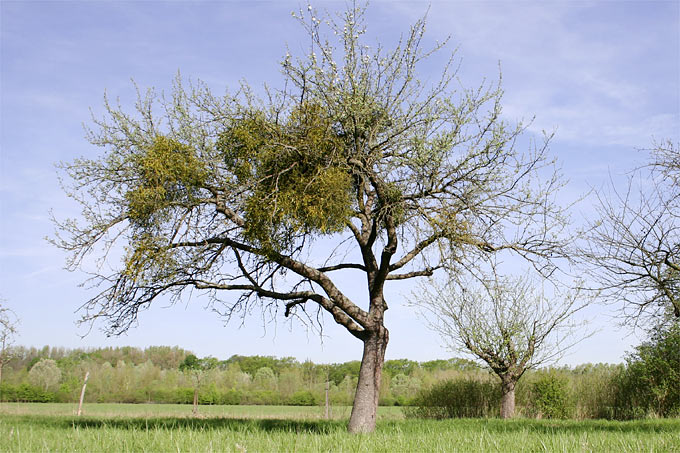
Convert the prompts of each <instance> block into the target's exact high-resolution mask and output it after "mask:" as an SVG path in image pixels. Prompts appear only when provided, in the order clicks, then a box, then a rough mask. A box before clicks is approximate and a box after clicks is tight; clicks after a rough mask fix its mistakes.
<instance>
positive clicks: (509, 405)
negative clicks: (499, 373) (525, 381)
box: [501, 378, 516, 418]
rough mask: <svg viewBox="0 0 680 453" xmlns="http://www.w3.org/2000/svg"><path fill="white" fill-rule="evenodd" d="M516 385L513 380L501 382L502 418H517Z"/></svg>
mask: <svg viewBox="0 0 680 453" xmlns="http://www.w3.org/2000/svg"><path fill="white" fill-rule="evenodd" d="M515 384H516V382H515V380H513V379H511V378H502V380H501V418H512V417H514V416H515Z"/></svg>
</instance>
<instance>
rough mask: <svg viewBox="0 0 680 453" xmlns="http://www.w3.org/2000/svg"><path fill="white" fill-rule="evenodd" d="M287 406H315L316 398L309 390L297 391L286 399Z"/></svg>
mask: <svg viewBox="0 0 680 453" xmlns="http://www.w3.org/2000/svg"><path fill="white" fill-rule="evenodd" d="M288 404H290V405H291V406H316V397H315V396H314V394H313V393H312V392H310V391H309V390H299V391H297V392H295V393H293V395H291V397H290V398H288Z"/></svg>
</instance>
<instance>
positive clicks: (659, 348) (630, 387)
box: [618, 322, 680, 417]
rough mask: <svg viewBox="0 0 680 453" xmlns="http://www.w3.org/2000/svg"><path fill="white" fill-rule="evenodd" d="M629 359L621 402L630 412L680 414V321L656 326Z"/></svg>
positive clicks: (620, 392) (621, 390) (632, 414)
mask: <svg viewBox="0 0 680 453" xmlns="http://www.w3.org/2000/svg"><path fill="white" fill-rule="evenodd" d="M626 362H627V365H628V366H627V367H626V369H625V370H624V371H623V373H622V374H621V378H620V381H619V385H620V387H621V389H620V391H619V395H618V396H619V400H620V401H619V402H618V403H619V405H620V406H622V408H624V409H627V411H628V415H629V416H635V415H645V414H646V413H647V412H653V413H655V414H657V415H659V416H662V417H672V416H677V415H678V414H680V323H677V322H675V323H673V324H671V325H670V326H666V327H657V328H656V329H654V331H653V332H652V334H651V336H650V338H649V339H648V341H645V342H643V343H642V344H641V345H639V346H637V347H636V348H635V351H634V352H632V353H630V354H629V355H628V357H626ZM640 411H641V413H640Z"/></svg>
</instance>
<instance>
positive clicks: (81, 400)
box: [78, 371, 90, 417]
mask: <svg viewBox="0 0 680 453" xmlns="http://www.w3.org/2000/svg"><path fill="white" fill-rule="evenodd" d="M89 377H90V372H89V371H88V372H87V373H85V380H84V381H83V389H82V390H81V391H80V402H79V403H78V417H80V414H82V412H83V400H84V399H85V387H87V378H89Z"/></svg>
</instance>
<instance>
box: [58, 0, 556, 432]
mask: <svg viewBox="0 0 680 453" xmlns="http://www.w3.org/2000/svg"><path fill="white" fill-rule="evenodd" d="M297 17H298V19H299V21H300V24H302V26H303V27H304V28H305V29H306V31H307V32H308V33H309V36H310V38H311V42H312V48H311V49H310V53H309V54H308V55H306V56H305V57H302V58H299V59H294V58H293V57H292V56H290V55H286V57H285V59H284V60H283V62H282V68H283V75H284V77H285V79H286V84H285V86H284V88H283V89H281V90H279V91H271V90H270V91H268V92H267V95H266V97H265V99H264V100H260V99H257V98H256V97H255V95H254V94H253V92H252V90H251V89H250V88H249V87H247V86H245V85H244V86H243V87H242V88H241V90H239V91H238V92H237V93H233V94H227V95H225V96H224V97H216V96H214V95H213V94H212V93H211V92H210V90H209V89H208V88H207V87H206V86H205V85H203V84H200V83H198V84H197V85H194V86H192V87H191V88H190V89H189V90H186V89H184V87H183V85H182V82H181V81H180V80H177V82H176V84H175V87H174V91H173V93H172V96H171V97H170V98H166V97H164V96H160V97H159V96H157V95H155V94H154V93H153V92H152V91H150V92H148V93H147V95H145V96H144V95H142V96H140V98H139V100H138V102H137V104H136V112H134V113H128V112H124V111H123V110H122V108H121V107H119V106H114V105H111V104H110V103H109V102H108V101H106V102H105V107H106V110H107V112H108V114H107V116H106V117H105V118H104V119H95V120H94V122H95V126H94V129H93V130H91V131H90V135H89V138H90V141H91V142H92V143H93V144H95V145H97V146H101V147H103V148H104V149H105V152H104V153H103V155H102V156H101V157H99V158H95V159H79V160H76V161H74V162H72V163H67V164H64V165H63V168H64V170H65V172H66V173H67V177H66V180H67V181H70V182H71V183H72V184H70V185H68V186H67V187H66V191H67V193H68V194H69V195H70V196H71V197H73V198H74V199H75V200H76V201H78V202H79V203H80V204H81V205H82V219H81V221H78V220H67V221H64V222H58V221H57V229H58V233H57V234H58V236H57V238H56V239H55V243H56V244H57V245H58V246H59V247H61V248H63V249H64V250H66V251H68V252H70V254H71V255H70V258H69V261H68V264H69V267H70V268H71V269H76V268H79V267H80V266H81V264H82V263H83V262H84V261H83V259H84V257H85V256H87V255H88V254H90V253H95V254H97V255H98V256H99V258H100V260H99V261H98V262H99V263H100V264H102V263H104V262H106V256H107V253H108V252H109V251H110V250H121V249H122V248H123V247H124V248H125V250H126V251H127V252H126V254H125V256H124V258H123V263H122V264H120V265H116V264H115V263H112V262H111V261H112V260H109V262H108V263H107V265H106V266H104V265H101V266H100V267H99V268H98V269H90V271H93V272H94V275H95V276H94V278H93V280H92V283H93V284H94V285H95V286H98V287H99V293H98V294H97V295H96V296H95V297H94V298H92V299H91V300H90V301H88V302H87V303H86V304H85V305H84V307H83V309H84V312H85V314H84V318H83V319H84V321H91V320H94V319H97V318H104V319H107V320H108V328H107V331H108V333H109V334H114V335H115V334H119V333H121V332H124V331H125V330H126V329H128V328H129V327H130V326H131V325H132V324H133V323H134V322H135V320H136V319H137V314H138V312H139V310H143V309H144V308H146V307H147V306H148V305H149V304H150V303H152V302H153V301H154V299H156V298H157V297H158V296H160V295H164V294H168V295H170V296H172V297H174V300H177V299H179V298H180V297H181V295H182V293H183V291H184V290H185V289H187V288H193V289H198V290H202V291H205V293H206V294H207V295H208V296H209V297H211V298H212V301H213V304H212V307H213V309H215V310H216V311H218V312H219V313H222V314H223V315H225V316H227V317H231V316H234V315H237V314H241V313H245V312H247V311H248V310H249V308H250V307H251V304H252V303H253V302H254V301H259V302H263V307H264V308H265V310H271V313H273V314H275V313H277V310H279V309H280V310H281V311H283V312H284V314H285V316H293V317H298V318H299V319H302V320H305V319H306V320H314V319H317V317H318V313H319V312H322V313H327V314H329V315H330V316H331V317H332V318H333V320H334V321H335V322H336V323H338V324H339V325H341V326H343V327H345V329H346V330H347V331H348V333H350V334H351V335H352V336H354V337H355V338H357V339H358V340H360V341H362V342H363V345H364V351H363V358H362V365H361V370H360V374H359V381H358V385H357V391H356V396H355V400H354V406H353V409H352V415H351V417H350V422H349V430H350V431H351V432H366V431H372V430H373V429H374V427H375V420H376V410H377V405H378V395H379V389H380V381H381V372H382V366H383V361H384V355H385V349H386V347H387V343H388V340H389V335H388V330H387V328H386V327H385V325H384V313H385V310H387V307H388V305H387V301H386V300H385V297H384V288H385V285H386V284H387V282H389V281H393V280H403V279H410V278H416V277H422V276H429V275H432V274H433V272H435V271H436V270H438V269H442V268H445V267H447V266H452V265H454V264H461V265H462V266H461V267H462V268H467V269H473V268H474V266H475V263H476V262H478V261H479V260H480V259H481V258H480V257H484V256H489V255H493V254H495V253H497V252H499V251H510V252H513V253H515V254H517V255H519V256H521V257H523V258H525V259H526V260H528V261H530V262H531V263H532V264H533V265H534V266H535V267H536V268H537V269H540V270H541V271H543V272H545V273H546V274H549V273H550V272H552V270H553V269H554V263H553V259H554V258H555V257H558V256H561V255H562V254H563V253H565V250H566V249H565V241H564V238H563V237H562V230H563V228H564V225H565V218H564V216H563V211H562V209H561V208H560V207H559V206H556V205H555V203H554V193H555V192H556V191H557V190H558V189H559V188H560V187H561V185H562V181H561V178H560V176H559V174H558V172H557V171H556V170H555V168H554V166H553V161H552V160H551V159H550V158H549V156H548V139H549V137H546V138H545V141H543V142H540V141H539V142H538V143H535V144H527V146H526V147H524V150H519V149H518V147H517V146H516V142H517V140H518V139H519V137H520V136H521V135H522V132H523V131H524V128H525V126H523V125H522V124H519V125H514V126H513V125H510V124H507V123H506V122H505V121H503V120H502V119H501V97H502V90H501V88H500V86H487V85H486V84H485V85H483V86H481V87H479V88H475V89H465V88H460V89H456V88H455V87H454V85H456V80H457V79H456V71H455V68H454V66H452V62H453V56H451V58H450V59H447V60H446V61H444V63H443V65H442V68H443V72H442V74H441V77H440V78H439V79H438V80H436V81H435V82H434V83H432V84H425V83H423V82H422V81H421V80H424V79H421V78H420V77H419V75H418V73H417V68H418V67H419V66H420V65H421V63H423V61H424V60H426V59H427V58H428V57H431V56H432V55H434V54H436V52H437V51H438V50H440V49H441V48H442V47H443V46H444V44H442V45H437V46H436V47H435V48H434V49H424V48H423V45H422V37H423V33H424V30H425V22H424V20H419V21H417V22H416V23H415V25H414V26H413V27H412V28H411V29H410V30H409V31H408V32H407V33H406V34H405V36H404V37H403V39H402V40H401V41H400V42H399V43H398V45H397V47H396V48H395V49H394V50H392V51H387V50H385V49H384V48H383V47H382V46H380V45H378V46H373V47H369V46H366V45H364V44H363V41H362V40H363V35H364V33H365V26H364V22H363V17H364V8H362V7H359V6H357V5H356V4H352V5H349V7H348V9H347V10H346V11H345V13H344V15H342V17H341V20H340V21H339V22H338V21H336V20H335V19H333V18H332V17H330V18H326V19H324V20H322V19H321V18H320V16H319V15H318V14H317V12H316V11H315V10H313V8H311V7H309V8H308V11H305V12H300V14H299V15H297ZM326 30H327V31H326ZM336 57H337V58H339V60H336ZM159 108H160V114H159V113H158V110H159ZM115 244H120V245H122V246H123V247H120V246H116V245H115ZM329 244H330V245H331V247H334V248H333V251H332V252H330V253H328V252H327V250H328V245H329ZM320 250H323V252H320ZM102 257H104V258H103V259H101V258H102ZM111 268H112V269H114V271H113V272H108V271H107V272H105V270H107V269H111ZM340 271H344V272H355V273H356V274H357V276H358V278H359V279H360V280H357V281H364V282H365V284H366V289H367V298H366V300H365V301H364V303H363V304H361V303H358V302H357V301H353V300H351V299H350V298H349V297H347V295H346V294H345V293H343V291H342V290H341V289H340V288H339V287H338V286H337V284H336V282H337V280H336V279H335V276H336V275H337V274H338V272H340ZM227 292H235V293H236V294H238V295H237V297H236V298H231V297H229V296H225V294H226V293H227ZM317 310H318V311H317Z"/></svg>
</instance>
